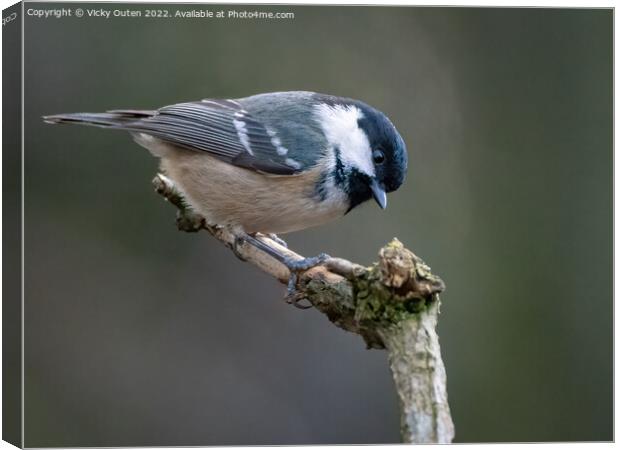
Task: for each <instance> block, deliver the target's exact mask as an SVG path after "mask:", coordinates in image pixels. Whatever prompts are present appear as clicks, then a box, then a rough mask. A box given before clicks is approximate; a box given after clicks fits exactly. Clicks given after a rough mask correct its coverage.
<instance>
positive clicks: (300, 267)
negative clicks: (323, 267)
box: [283, 253, 331, 309]
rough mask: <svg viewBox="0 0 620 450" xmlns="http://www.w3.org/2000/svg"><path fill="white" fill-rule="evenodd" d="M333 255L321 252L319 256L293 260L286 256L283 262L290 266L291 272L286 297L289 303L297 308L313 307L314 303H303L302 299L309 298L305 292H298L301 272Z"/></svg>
mask: <svg viewBox="0 0 620 450" xmlns="http://www.w3.org/2000/svg"><path fill="white" fill-rule="evenodd" d="M330 258H331V257H330V256H329V255H328V254H326V253H321V254H320V255H318V256H313V257H310V258H304V259H301V260H293V259H290V258H285V260H284V261H283V264H284V265H286V267H288V270H289V271H290V272H291V275H290V276H289V279H288V284H287V288H286V292H287V293H286V297H285V298H284V299H285V300H286V302H287V303H290V304H292V305H293V306H295V307H296V308H299V309H309V308H312V304H309V305H302V304H300V302H301V301H302V300H307V299H306V297H305V296H304V295H303V294H300V293H299V292H297V280H298V278H299V272H303V271H306V270H308V269H310V268H312V267H315V266H318V265H320V264H323V263H324V262H325V261H327V260H328V259H330Z"/></svg>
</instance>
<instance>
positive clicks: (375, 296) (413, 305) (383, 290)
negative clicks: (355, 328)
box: [354, 265, 426, 325]
mask: <svg viewBox="0 0 620 450" xmlns="http://www.w3.org/2000/svg"><path fill="white" fill-rule="evenodd" d="M354 299H355V316H356V320H357V321H359V322H360V323H363V322H367V321H370V322H375V323H379V324H381V325H389V324H395V323H398V322H401V321H403V320H407V319H409V318H411V317H412V316H414V315H416V314H419V313H420V312H421V311H423V310H424V308H426V300H425V299H422V298H419V297H410V298H408V297H402V296H400V295H398V294H397V293H396V292H395V291H394V290H393V289H391V288H388V287H387V286H385V285H384V284H383V283H381V282H380V281H379V268H378V267H377V266H376V265H375V266H373V267H370V268H369V270H368V272H367V274H366V276H364V277H360V278H358V279H357V280H356V281H355V284H354Z"/></svg>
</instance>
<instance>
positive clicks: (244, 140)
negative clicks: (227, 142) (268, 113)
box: [233, 113, 254, 156]
mask: <svg viewBox="0 0 620 450" xmlns="http://www.w3.org/2000/svg"><path fill="white" fill-rule="evenodd" d="M237 114H240V113H235V117H243V114H240V115H239V116H237ZM233 125H234V126H235V129H236V130H237V136H239V141H241V145H243V147H244V148H245V149H246V150H247V152H248V153H249V154H250V155H252V156H254V153H253V152H252V149H251V148H250V139H249V138H248V129H247V127H246V126H245V122H244V121H243V120H239V119H234V120H233Z"/></svg>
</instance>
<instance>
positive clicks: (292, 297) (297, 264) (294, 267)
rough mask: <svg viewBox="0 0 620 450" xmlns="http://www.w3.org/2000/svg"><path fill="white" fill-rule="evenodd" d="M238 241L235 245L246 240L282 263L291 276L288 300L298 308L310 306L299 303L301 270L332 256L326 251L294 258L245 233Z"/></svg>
mask: <svg viewBox="0 0 620 450" xmlns="http://www.w3.org/2000/svg"><path fill="white" fill-rule="evenodd" d="M237 239H238V241H236V242H235V246H236V245H238V243H240V242H241V241H245V242H247V243H248V244H250V245H252V246H254V247H256V248H257V249H259V250H262V251H263V252H265V253H267V254H268V255H269V256H271V257H272V258H274V259H275V260H276V261H278V262H280V263H282V264H283V265H284V266H286V268H287V269H288V270H289V272H290V276H289V279H288V283H287V295H286V300H287V302H289V303H292V304H293V305H295V306H297V307H298V308H303V309H305V308H309V306H302V305H300V304H299V301H300V300H302V298H301V297H300V295H299V293H298V292H297V280H298V275H299V273H300V272H304V271H306V270H308V269H310V268H312V267H315V266H318V265H320V264H323V263H324V262H325V261H327V260H328V259H329V258H330V256H329V255H328V254H326V253H321V254H320V255H318V256H312V257H310V258H302V259H297V258H292V257H290V256H288V255H284V254H282V253H280V252H279V251H278V250H277V249H275V248H273V247H271V246H270V245H268V244H266V243H265V242H263V241H261V240H260V239H257V238H256V237H255V236H252V235H250V234H247V233H244V235H243V236H239V237H238V238H237Z"/></svg>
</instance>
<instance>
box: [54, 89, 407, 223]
mask: <svg viewBox="0 0 620 450" xmlns="http://www.w3.org/2000/svg"><path fill="white" fill-rule="evenodd" d="M44 120H45V121H46V122H49V123H75V124H84V125H94V126H100V127H104V128H111V129H117V130H125V131H129V132H130V133H131V134H132V135H133V137H134V139H135V140H136V142H137V143H138V144H140V145H142V146H143V147H146V148H147V149H148V150H149V151H150V152H151V153H152V154H153V155H155V156H157V157H159V158H160V159H161V166H162V170H163V171H164V173H165V174H166V175H167V176H168V177H170V178H171V179H172V180H173V181H174V183H175V184H176V185H177V187H178V188H179V189H180V190H181V191H182V192H183V194H184V195H185V197H186V199H187V201H188V202H189V204H190V205H191V206H192V207H193V208H194V209H195V210H196V211H197V212H199V213H200V214H202V215H203V216H204V217H205V218H206V219H207V221H208V222H210V223H214V224H218V225H223V226H231V227H240V228H241V229H242V230H243V231H245V232H246V233H256V232H261V233H274V234H275V233H288V232H291V231H297V230H301V229H304V228H308V227H312V226H316V225H320V224H323V223H325V222H328V221H330V220H332V219H335V218H337V217H340V216H343V215H344V214H346V213H348V212H349V211H351V210H352V209H353V208H355V207H356V206H358V205H359V204H361V203H363V202H365V201H366V200H369V199H371V198H374V199H375V201H376V202H377V203H378V204H379V206H380V207H381V208H385V207H386V205H387V197H386V193H387V192H392V191H395V190H396V189H398V187H399V186H400V185H401V184H402V183H403V180H404V178H405V174H406V172H407V150H406V147H405V143H404V141H403V139H402V137H401V136H400V134H399V133H398V131H397V130H396V128H395V127H394V125H392V123H391V122H390V120H389V119H388V118H387V117H386V116H385V115H384V114H383V113H381V112H380V111H378V110H376V109H374V108H372V107H370V106H368V105H367V104H365V103H363V102H361V101H358V100H353V99H348V98H342V97H336V96H331V95H325V94H318V93H314V92H304V91H293V92H274V93H266V94H259V95H253V96H251V97H245V98H240V99H235V100H221V99H205V100H202V101H197V102H188V103H179V104H175V105H171V106H165V107H163V108H160V109H158V110H153V111H146V110H114V111H108V112H105V113H71V114H58V115H52V116H46V117H44Z"/></svg>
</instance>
